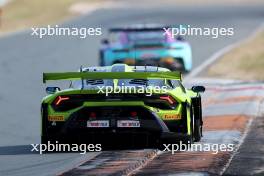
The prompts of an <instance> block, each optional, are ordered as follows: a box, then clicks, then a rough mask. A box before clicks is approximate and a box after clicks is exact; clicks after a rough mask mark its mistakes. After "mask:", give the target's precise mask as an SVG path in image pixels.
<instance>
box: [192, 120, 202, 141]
mask: <svg viewBox="0 0 264 176" xmlns="http://www.w3.org/2000/svg"><path fill="white" fill-rule="evenodd" d="M194 122H195V123H194V141H195V142H199V141H200V140H201V137H202V126H201V121H200V119H195V121H194Z"/></svg>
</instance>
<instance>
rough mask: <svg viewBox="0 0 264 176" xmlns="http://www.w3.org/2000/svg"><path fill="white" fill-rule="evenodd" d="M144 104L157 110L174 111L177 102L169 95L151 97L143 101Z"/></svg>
mask: <svg viewBox="0 0 264 176" xmlns="http://www.w3.org/2000/svg"><path fill="white" fill-rule="evenodd" d="M145 104H146V105H148V106H151V107H155V108H158V109H165V110H169V109H175V108H176V107H177V105H178V102H177V101H176V100H175V99H174V98H173V97H172V96H170V95H160V96H153V97H152V98H151V99H148V100H145Z"/></svg>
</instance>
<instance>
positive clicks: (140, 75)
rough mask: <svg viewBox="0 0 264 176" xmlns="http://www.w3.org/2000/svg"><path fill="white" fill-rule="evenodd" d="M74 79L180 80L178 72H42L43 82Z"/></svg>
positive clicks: (180, 76)
mask: <svg viewBox="0 0 264 176" xmlns="http://www.w3.org/2000/svg"><path fill="white" fill-rule="evenodd" d="M76 79H172V80H180V81H181V80H182V75H181V73H180V72H123V73H122V72H63V73H43V83H46V81H50V80H76Z"/></svg>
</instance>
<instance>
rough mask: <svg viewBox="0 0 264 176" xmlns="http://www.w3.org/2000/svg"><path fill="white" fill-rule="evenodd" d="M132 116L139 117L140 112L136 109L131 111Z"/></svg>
mask: <svg viewBox="0 0 264 176" xmlns="http://www.w3.org/2000/svg"><path fill="white" fill-rule="evenodd" d="M130 115H131V117H137V116H138V113H137V112H136V111H132V112H131V113H130Z"/></svg>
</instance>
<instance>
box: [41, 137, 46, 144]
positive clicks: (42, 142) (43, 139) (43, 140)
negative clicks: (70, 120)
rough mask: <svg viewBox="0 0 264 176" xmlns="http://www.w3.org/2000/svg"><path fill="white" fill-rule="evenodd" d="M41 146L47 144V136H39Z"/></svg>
mask: <svg viewBox="0 0 264 176" xmlns="http://www.w3.org/2000/svg"><path fill="white" fill-rule="evenodd" d="M41 144H48V138H47V136H41Z"/></svg>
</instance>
